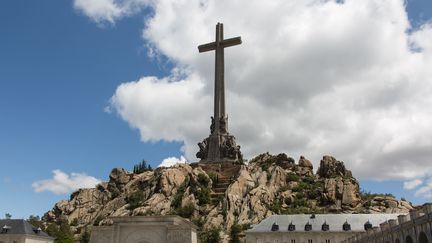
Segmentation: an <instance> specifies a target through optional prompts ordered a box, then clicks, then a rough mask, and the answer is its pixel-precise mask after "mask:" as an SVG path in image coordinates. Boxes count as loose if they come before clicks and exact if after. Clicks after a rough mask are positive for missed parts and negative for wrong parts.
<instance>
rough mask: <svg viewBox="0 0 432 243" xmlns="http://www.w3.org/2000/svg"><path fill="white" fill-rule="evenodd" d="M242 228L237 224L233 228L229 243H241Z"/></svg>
mask: <svg viewBox="0 0 432 243" xmlns="http://www.w3.org/2000/svg"><path fill="white" fill-rule="evenodd" d="M241 230H242V228H241V226H240V225H239V224H237V222H235V223H234V224H233V225H232V226H231V231H230V240H229V243H240V232H241Z"/></svg>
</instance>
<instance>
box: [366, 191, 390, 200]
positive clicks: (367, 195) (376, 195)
mask: <svg viewBox="0 0 432 243" xmlns="http://www.w3.org/2000/svg"><path fill="white" fill-rule="evenodd" d="M360 197H361V199H362V200H370V199H372V198H374V197H391V198H396V197H395V196H394V195H393V194H391V193H371V192H370V191H365V190H361V191H360Z"/></svg>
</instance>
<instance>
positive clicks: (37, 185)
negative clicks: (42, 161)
mask: <svg viewBox="0 0 432 243" xmlns="http://www.w3.org/2000/svg"><path fill="white" fill-rule="evenodd" d="M100 182H101V181H100V180H99V179H97V178H95V177H92V176H88V175H86V174H84V173H71V174H70V175H68V174H66V173H64V172H63V171H61V170H54V171H53V178H52V179H47V180H40V181H35V182H33V183H32V187H33V189H34V191H35V192H43V191H49V192H53V193H55V194H65V193H69V192H71V191H75V190H77V189H79V188H91V187H94V186H96V185H97V184H99V183H100Z"/></svg>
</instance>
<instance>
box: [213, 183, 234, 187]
mask: <svg viewBox="0 0 432 243" xmlns="http://www.w3.org/2000/svg"><path fill="white" fill-rule="evenodd" d="M229 185H230V183H217V184H216V185H215V186H214V187H227V188H228V186H229Z"/></svg>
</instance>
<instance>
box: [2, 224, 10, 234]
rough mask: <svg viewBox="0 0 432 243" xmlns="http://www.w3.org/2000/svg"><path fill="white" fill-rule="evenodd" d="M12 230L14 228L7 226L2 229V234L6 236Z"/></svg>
mask: <svg viewBox="0 0 432 243" xmlns="http://www.w3.org/2000/svg"><path fill="white" fill-rule="evenodd" d="M10 229H12V227H11V226H9V225H6V224H5V225H4V226H3V227H2V229H1V233H2V234H6V233H7V232H8V231H9V230H10Z"/></svg>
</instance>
